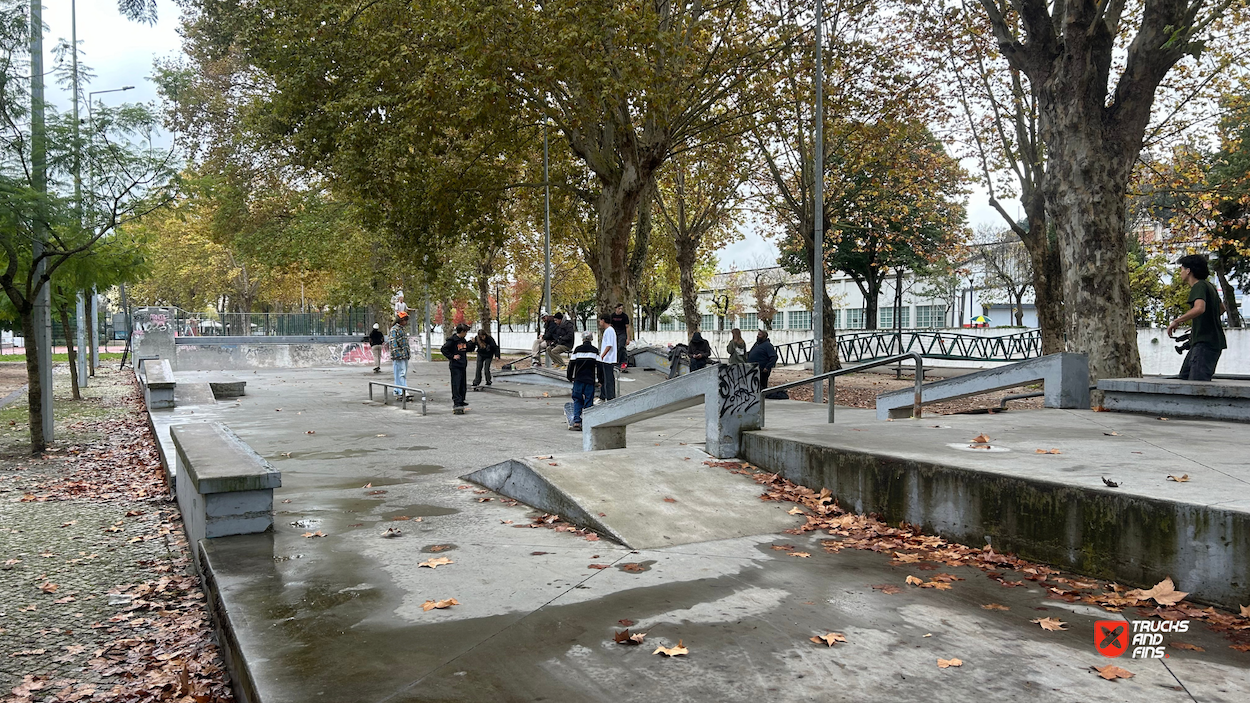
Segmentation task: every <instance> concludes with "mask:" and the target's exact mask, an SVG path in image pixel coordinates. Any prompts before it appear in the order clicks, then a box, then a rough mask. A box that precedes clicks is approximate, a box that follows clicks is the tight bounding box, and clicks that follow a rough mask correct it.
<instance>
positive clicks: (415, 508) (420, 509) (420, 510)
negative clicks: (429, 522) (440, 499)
mask: <svg viewBox="0 0 1250 703" xmlns="http://www.w3.org/2000/svg"><path fill="white" fill-rule="evenodd" d="M458 512H460V511H459V510H457V509H456V508H445V507H443V506H441V505H410V506H408V507H406V508H401V509H400V510H394V511H391V512H387V513H382V515H381V516H380V517H381V518H382V519H383V520H387V521H393V520H394V519H395V518H397V517H402V516H405V515H407V516H408V517H438V516H439V515H455V514H456V513H458ZM400 522H403V521H402V520H401V521H400Z"/></svg>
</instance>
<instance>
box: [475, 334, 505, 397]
mask: <svg viewBox="0 0 1250 703" xmlns="http://www.w3.org/2000/svg"><path fill="white" fill-rule="evenodd" d="M473 341H474V342H475V343H476V344H477V373H475V374H473V387H474V388H477V387H478V386H480V385H482V370H483V369H485V370H486V385H488V386H489V385H490V365H491V363H493V362H494V360H495V359H498V358H501V357H500V355H499V344H498V343H496V342H495V338H494V337H492V336H490V332H488V331H486V329H484V328H483V329H481V330H478V333H477V337H474V338H473Z"/></svg>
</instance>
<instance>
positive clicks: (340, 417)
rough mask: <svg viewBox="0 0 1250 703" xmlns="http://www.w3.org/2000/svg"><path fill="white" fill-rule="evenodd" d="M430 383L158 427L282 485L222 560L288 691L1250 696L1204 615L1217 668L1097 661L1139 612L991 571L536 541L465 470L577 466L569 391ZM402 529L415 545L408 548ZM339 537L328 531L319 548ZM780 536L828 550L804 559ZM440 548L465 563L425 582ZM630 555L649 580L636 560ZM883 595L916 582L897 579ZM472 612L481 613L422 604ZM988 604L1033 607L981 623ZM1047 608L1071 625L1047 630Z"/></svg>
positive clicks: (634, 431)
mask: <svg viewBox="0 0 1250 703" xmlns="http://www.w3.org/2000/svg"><path fill="white" fill-rule="evenodd" d="M412 369H413V370H412V371H411V372H410V383H414V384H415V385H417V386H419V387H424V388H429V389H431V391H432V394H433V396H434V400H433V401H432V402H431V405H430V414H429V415H428V416H426V417H422V416H421V415H420V411H419V410H417V411H413V410H411V409H410V410H407V411H404V410H400V409H399V408H398V407H397V406H386V407H384V406H382V405H381V404H377V403H374V404H370V403H368V402H367V392H366V388H365V382H366V381H367V380H368V379H369V378H371V377H372V374H369V373H367V372H360V371H357V370H355V369H334V370H324V371H322V370H307V369H301V370H287V371H277V370H275V371H262V372H259V373H252V374H241V375H240V377H245V380H247V381H248V395H247V396H245V397H243V398H239V399H238V400H237V402H234V401H231V402H223V403H218V404H216V405H214V406H211V407H184V408H178V409H175V410H174V411H171V412H170V413H169V414H168V415H165V416H162V417H158V419H157V423H158V432H159V431H162V428H163V427H167V426H168V424H169V423H170V422H171V421H173V422H185V421H203V420H208V419H220V420H222V421H223V422H226V423H227V424H228V425H229V426H230V427H231V428H232V429H234V430H235V431H236V432H237V433H238V434H239V435H240V436H241V437H242V438H243V439H244V440H245V441H247V442H248V443H249V444H250V445H251V446H252V447H253V448H254V449H256V450H257V451H258V452H259V453H260V454H261V455H262V456H265V457H266V458H268V459H269V460H270V461H271V462H273V463H274V465H275V466H276V467H278V468H280V470H281V471H282V474H283V486H282V487H281V488H280V489H277V490H276V491H275V496H274V498H275V505H274V508H275V511H276V512H277V513H278V515H276V516H275V528H274V531H273V532H272V533H270V534H265V535H249V536H241V537H229V538H222V539H216V540H210V541H208V542H206V544H205V553H206V555H207V557H208V564H209V567H210V568H211V570H212V576H213V579H214V580H215V582H216V586H217V589H218V593H219V595H220V597H221V598H222V601H223V605H224V608H225V611H226V612H227V613H228V614H229V617H230V620H231V622H232V623H233V626H234V637H235V638H236V640H237V642H238V646H239V649H240V653H241V654H242V656H243V658H244V659H245V661H246V664H247V666H248V668H249V670H250V673H251V676H252V677H253V679H254V681H255V690H256V692H257V693H259V699H260V700H262V701H266V702H276V701H292V702H297V701H298V702H305V701H317V700H321V701H379V702H380V701H539V700H549V701H556V700H559V701H808V700H821V701H824V700H870V701H876V700H880V701H913V700H914V701H966V700H970V699H973V698H984V699H987V700H1031V699H1041V700H1063V701H1128V700H1132V701H1173V700H1174V701H1185V700H1201V701H1241V700H1245V699H1246V698H1247V695H1248V694H1250V682H1248V680H1250V654H1245V653H1239V652H1235V651H1233V650H1231V649H1229V648H1228V646H1227V643H1226V642H1225V640H1224V639H1223V637H1222V636H1220V635H1218V634H1216V633H1213V632H1210V631H1207V630H1206V629H1205V627H1204V626H1202V625H1200V624H1197V623H1195V624H1193V625H1191V631H1190V633H1187V634H1186V635H1185V636H1184V641H1186V642H1189V643H1192V644H1195V645H1200V646H1202V647H1204V648H1205V650H1206V651H1205V652H1194V651H1183V650H1173V649H1169V650H1168V652H1169V655H1170V658H1169V659H1167V660H1163V661H1146V660H1129V659H1127V658H1121V659H1117V660H1109V659H1106V658H1104V657H1102V656H1101V655H1099V654H1097V652H1096V651H1095V650H1094V647H1093V642H1092V640H1093V626H1094V622H1095V621H1096V620H1099V619H1115V618H1119V617H1122V616H1129V617H1136V614H1135V613H1131V612H1125V613H1122V614H1118V615H1117V614H1114V613H1107V612H1105V611H1102V610H1101V609H1096V608H1092V607H1088V606H1082V605H1069V604H1066V603H1064V602H1062V601H1057V600H1052V599H1047V598H1046V597H1045V596H1046V593H1045V592H1044V591H1043V590H1042V589H1041V588H1038V587H1035V586H1033V585H1032V584H1030V585H1027V586H1025V587H1019V588H1003V587H1002V586H1000V585H998V584H997V583H996V582H995V581H993V580H991V579H988V578H986V576H985V575H984V574H983V573H982V572H980V571H977V570H973V569H965V568H951V567H948V566H945V565H937V568H938V569H940V570H941V571H943V572H946V573H950V574H954V575H956V576H959V577H961V578H963V579H965V580H963V581H957V582H955V583H954V584H953V588H952V589H951V590H949V591H936V590H933V589H923V590H922V589H918V588H914V587H907V586H906V585H905V583H904V580H905V578H906V577H907V576H908V575H910V574H917V575H926V574H925V573H924V572H921V571H918V570H917V569H919V568H920V565H916V564H906V565H894V564H891V562H890V560H889V555H888V554H876V553H870V552H857V551H852V550H844V551H842V552H839V553H836V554H828V553H825V552H824V551H823V550H822V549H821V548H820V546H819V541H818V538H813V537H808V536H804V537H796V536H794V535H786V534H780V535H775V536H774V535H764V536H757V537H742V538H737V539H730V540H720V541H714V542H704V543H699V544H687V545H682V546H675V547H668V548H661V549H653V550H643V551H637V552H631V551H630V550H627V549H625V548H622V547H620V546H618V545H614V544H612V543H610V542H607V541H589V540H587V539H585V538H582V537H579V536H577V535H573V534H569V533H562V532H555V531H553V530H550V529H542V528H537V529H530V528H526V527H520V526H521V525H524V524H526V523H528V522H529V518H530V516H532V515H533V514H534V513H533V511H531V510H529V509H527V508H526V507H525V506H524V505H517V506H508V505H505V504H503V503H502V502H501V501H500V499H499V497H497V496H494V495H492V494H490V493H478V492H477V491H479V490H481V489H479V488H478V487H476V486H473V485H471V484H466V483H465V482H463V481H461V480H460V479H458V478H457V476H459V475H461V474H464V473H467V472H468V471H471V470H474V469H477V468H481V467H484V466H487V465H489V464H492V463H496V462H498V461H502V460H504V459H506V458H512V457H518V456H533V455H540V454H554V453H570V452H575V451H577V450H578V449H579V448H580V443H581V436H580V434H579V433H574V432H569V431H567V430H566V429H565V423H564V419H563V416H562V415H563V413H562V408H561V401H559V400H558V399H555V400H550V401H549V400H546V399H533V398H531V399H523V398H511V397H507V396H501V395H494V394H492V395H486V394H475V395H472V396H470V403H471V408H470V410H469V413H468V414H467V415H465V416H453V415H452V414H451V407H450V400H449V394H448V392H447V380H446V375H445V374H446V367H445V366H443V365H440V364H428V365H427V364H420V363H414V364H413V367H412ZM790 405H794V406H799V405H803V404H801V403H785V402H781V403H770V404H769V406H768V412H769V423H770V426H774V425H773V423H775V422H780V421H784V418H785V417H786V413H788V412H791V410H790V409H789V406H790ZM278 408H281V410H278ZM693 410H694V412H691V411H682V412H678V413H673V414H671V415H669V416H665V417H661V418H656V419H654V420H650V421H648V422H646V423H642V424H640V425H638V426H636V427H631V428H630V431H629V443H630V446H645V445H647V444H651V445H653V446H654V445H656V444H672V445H680V444H682V443H686V442H688V443H689V444H690V445H691V446H696V445H697V443H698V442H700V441H701V440H702V437H703V433H704V432H703V427H702V412H701V409H698V408H695V409H693ZM795 412H799V411H798V410H795ZM848 419H849V418H848ZM310 432H311V434H310ZM363 450H368V451H363ZM286 454H289V455H290V456H285V455H286ZM414 466H421V467H423V468H421V469H419V470H412V469H411V467H414ZM430 467H442V468H441V469H438V468H430ZM367 485H368V486H370V487H367V488H366V486H367ZM378 491H385V492H384V493H379V492H378ZM485 499H490V500H485ZM725 509H726V510H728V511H732V510H733V506H728V505H727V506H725ZM396 517H409V518H411V519H409V520H395V519H394V518H396ZM417 517H420V518H421V521H419V522H418V521H417V520H416V519H415V518H417ZM795 520H796V522H795V524H796V525H797V524H798V522H799V520H800V518H797V517H796V518H795ZM387 528H394V529H397V530H399V531H400V532H401V534H400V535H399V536H396V537H390V538H386V537H382V536H381V535H382V533H383V532H384V531H385V530H386V529H387ZM318 530H320V531H321V532H322V533H323V534H324V535H325V536H324V537H311V538H306V537H303V536H302V535H304V534H307V533H309V532H316V531H318ZM774 544H790V545H794V546H795V547H797V548H798V549H799V550H803V551H806V552H809V553H810V554H811V556H810V558H794V557H790V556H788V555H787V553H785V552H782V551H776V550H773V549H770V546H771V545H774ZM436 545H450V547H449V548H440V549H437V550H435V546H436ZM435 556H445V557H447V558H449V559H451V560H452V561H453V563H451V564H445V565H441V566H438V567H437V568H433V569H432V568H426V567H420V566H418V564H419V563H421V562H425V561H428V560H430V559H431V558H433V557H435ZM624 563H639V564H643V565H644V568H643V569H642V570H641V571H638V572H634V571H627V570H623V569H621V568H619V567H620V565H622V564H624ZM592 564H593V565H595V566H607V567H609V568H591V565H592ZM613 566H616V567H618V568H610V567H613ZM926 566H928V565H926ZM881 584H893V585H897V586H899V587H900V588H901V589H902V590H901V592H899V593H896V594H893V595H889V594H886V593H884V592H883V591H881V590H878V589H874V588H873V586H874V585H881ZM448 598H455V599H456V600H457V601H458V602H459V605H454V606H451V607H450V608H447V609H435V610H429V611H425V610H423V608H422V604H423V603H424V602H425V601H427V600H442V599H448ZM988 603H999V604H1002V605H1005V606H1007V607H1009V608H1010V610H1007V611H996V610H985V609H983V608H982V607H981V606H983V605H985V604H988ZM1046 616H1050V617H1058V618H1060V619H1062V620H1063V621H1065V622H1066V623H1068V629H1067V630H1065V631H1062V632H1047V631H1044V630H1041V629H1040V628H1039V627H1038V626H1037V625H1036V624H1032V623H1030V622H1029V620H1031V619H1033V618H1038V617H1046ZM622 619H627V620H632V621H634V623H635V624H634V625H633V626H632V627H631V630H632V631H634V632H646V633H647V637H646V640H645V641H644V643H643V644H642V645H641V646H636V647H629V646H623V645H619V644H616V643H615V642H614V641H613V633H614V632H615V631H617V630H620V629H623V626H622V625H621V624H620V623H619V621H620V620H622ZM830 631H834V632H841V633H843V634H845V635H846V639H847V642H846V643H845V644H838V645H837V646H836V647H833V648H828V647H825V646H824V645H816V644H813V643H812V642H810V641H809V640H808V638H809V637H812V636H813V635H820V634H824V633H826V632H830ZM926 635H928V636H926ZM1177 639H1180V636H1177ZM679 640H680V641H681V642H682V643H683V644H684V645H685V646H686V647H688V648H689V650H690V653H689V654H688V655H687V656H684V657H677V658H672V659H669V658H667V657H662V656H655V655H652V651H653V650H654V649H655V646H656V645H659V644H663V645H665V646H672V645H675V644H677V642H678V641H679ZM951 657H958V658H959V659H961V660H963V662H964V664H963V666H962V667H959V668H951V669H939V668H938V667H937V659H938V658H944V659H947V658H951ZM1107 663H1115V664H1117V665H1119V666H1122V667H1124V668H1126V669H1128V670H1130V671H1132V672H1133V673H1134V674H1136V676H1134V677H1133V678H1132V679H1129V680H1120V681H1105V680H1102V679H1100V678H1098V677H1097V676H1096V675H1094V674H1093V673H1091V672H1090V670H1089V667H1090V666H1102V665H1104V664H1107Z"/></svg>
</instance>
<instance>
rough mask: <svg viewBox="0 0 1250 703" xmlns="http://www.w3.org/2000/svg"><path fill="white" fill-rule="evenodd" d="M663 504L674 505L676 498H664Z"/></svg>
mask: <svg viewBox="0 0 1250 703" xmlns="http://www.w3.org/2000/svg"><path fill="white" fill-rule="evenodd" d="M664 502H665V503H676V502H677V499H676V498H667V497H666V498H665V499H664Z"/></svg>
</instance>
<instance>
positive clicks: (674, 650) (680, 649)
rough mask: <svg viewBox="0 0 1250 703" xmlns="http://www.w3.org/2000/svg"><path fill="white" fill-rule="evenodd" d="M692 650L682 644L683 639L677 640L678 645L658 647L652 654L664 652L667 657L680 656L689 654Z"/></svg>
mask: <svg viewBox="0 0 1250 703" xmlns="http://www.w3.org/2000/svg"><path fill="white" fill-rule="evenodd" d="M689 653H690V650H689V649H686V648H685V647H684V646H682V641H681V640H677V646H676V647H656V648H655V651H654V652H652V654H663V655H664V656H666V657H680V656H681V655H683V654H689Z"/></svg>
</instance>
